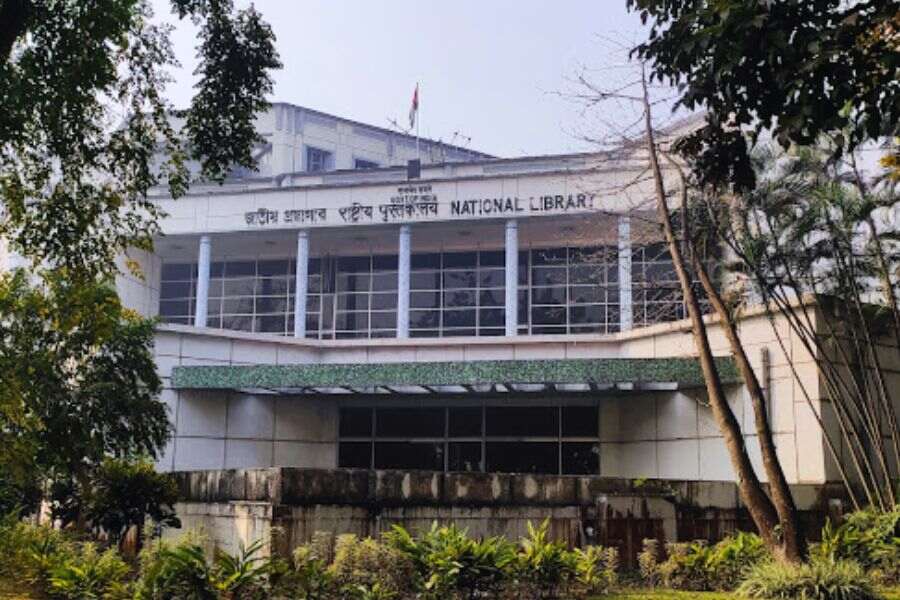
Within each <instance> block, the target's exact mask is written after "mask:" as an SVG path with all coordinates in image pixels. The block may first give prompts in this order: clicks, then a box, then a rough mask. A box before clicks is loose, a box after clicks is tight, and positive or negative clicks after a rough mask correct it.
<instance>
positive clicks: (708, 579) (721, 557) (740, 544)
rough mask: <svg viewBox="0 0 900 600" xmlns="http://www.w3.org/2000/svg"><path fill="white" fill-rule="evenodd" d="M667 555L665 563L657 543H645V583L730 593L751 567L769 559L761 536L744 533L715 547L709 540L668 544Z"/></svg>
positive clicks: (642, 565) (642, 560) (642, 557)
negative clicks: (707, 541)
mask: <svg viewBox="0 0 900 600" xmlns="http://www.w3.org/2000/svg"><path fill="white" fill-rule="evenodd" d="M667 553H668V557H667V558H666V560H664V561H661V557H660V551H659V547H658V544H657V542H656V540H644V550H643V552H641V554H640V555H639V556H638V564H639V567H640V572H641V578H642V581H643V582H644V584H646V585H650V586H655V585H658V584H662V585H664V586H666V587H670V588H674V589H677V590H691V591H702V590H730V589H733V588H734V587H735V586H736V585H737V584H738V583H739V582H740V580H741V578H742V577H743V575H744V573H745V572H746V571H747V570H748V569H749V568H751V567H752V566H754V565H756V564H757V563H759V562H760V561H762V560H764V559H766V558H767V557H768V554H767V551H766V549H765V546H764V544H763V541H762V540H761V539H760V538H759V536H757V535H754V534H752V533H744V532H737V533H736V534H734V535H732V536H729V537H727V538H725V539H723V540H721V541H720V542H718V543H716V544H715V545H713V546H710V545H709V544H707V543H706V542H705V541H698V542H689V543H674V544H668V545H667Z"/></svg>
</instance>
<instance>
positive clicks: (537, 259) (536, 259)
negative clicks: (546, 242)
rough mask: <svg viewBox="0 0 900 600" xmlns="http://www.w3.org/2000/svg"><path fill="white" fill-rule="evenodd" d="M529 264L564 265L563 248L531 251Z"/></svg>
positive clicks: (564, 255)
mask: <svg viewBox="0 0 900 600" xmlns="http://www.w3.org/2000/svg"><path fill="white" fill-rule="evenodd" d="M531 262H532V264H535V265H559V264H562V265H564V264H566V249H565V248H544V249H540V250H532V251H531Z"/></svg>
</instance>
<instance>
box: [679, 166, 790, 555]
mask: <svg viewBox="0 0 900 600" xmlns="http://www.w3.org/2000/svg"><path fill="white" fill-rule="evenodd" d="M666 159H667V160H668V161H669V163H670V164H671V165H672V166H673V167H674V168H675V169H676V171H677V172H678V176H679V178H680V180H681V194H682V196H681V207H682V215H683V220H684V224H683V227H684V228H685V236H684V240H685V243H686V244H688V246H689V252H690V259H691V264H692V265H693V268H694V271H695V272H696V273H697V277H698V278H699V279H700V284H701V285H702V286H703V290H704V291H705V292H706V295H707V297H708V298H709V301H710V304H712V307H713V309H714V310H715V311H716V314H717V315H718V316H719V322H720V323H721V327H722V330H723V331H724V332H725V337H726V338H727V339H728V344H729V346H731V352H732V353H733V354H734V359H735V362H736V363H737V367H738V370H739V371H740V373H741V378H742V379H743V380H744V384H745V385H746V386H747V392H748V395H749V396H750V403H751V404H752V405H753V419H754V424H755V427H756V436H757V438H758V440H759V448H760V454H761V456H762V463H763V468H764V469H765V472H766V478H767V479H768V480H769V493H770V495H771V501H772V504H773V505H774V507H775V512H776V513H777V514H778V520H779V522H780V524H781V535H782V539H783V544H784V558H785V559H786V560H788V561H790V562H795V563H796V562H800V561H801V560H802V559H803V557H804V555H805V554H806V540H805V538H804V537H803V535H802V532H801V531H800V528H799V526H798V523H797V507H796V506H795V505H794V497H793V496H792V495H791V489H790V486H788V482H787V478H786V477H785V475H784V469H782V468H781V462H780V461H779V460H778V453H777V451H776V448H775V440H774V438H773V437H772V427H771V424H770V423H769V414H768V411H767V410H766V397H765V393H764V392H763V389H762V386H761V385H760V383H759V378H757V376H756V373H755V372H754V370H753V366H752V365H751V364H750V359H749V358H748V357H747V352H746V350H745V349H744V344H743V342H741V339H740V337H739V336H738V331H737V324H736V323H735V321H734V318H733V317H732V315H731V313H730V312H729V310H728V307H727V306H726V305H725V302H724V300H723V299H722V296H721V294H719V290H718V289H716V287H715V286H714V285H713V282H712V279H711V278H710V276H709V272H708V271H707V270H706V265H704V264H703V262H702V261H701V260H700V258H699V256H698V255H697V253H696V251H695V249H694V248H693V242H692V239H693V238H692V237H691V235H690V231H689V229H688V228H689V224H688V215H687V180H686V178H685V176H684V173H683V172H682V170H681V167H679V166H678V164H677V163H676V162H675V161H674V160H673V159H672V158H671V157H669V156H666Z"/></svg>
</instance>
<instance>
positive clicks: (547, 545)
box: [515, 520, 577, 600]
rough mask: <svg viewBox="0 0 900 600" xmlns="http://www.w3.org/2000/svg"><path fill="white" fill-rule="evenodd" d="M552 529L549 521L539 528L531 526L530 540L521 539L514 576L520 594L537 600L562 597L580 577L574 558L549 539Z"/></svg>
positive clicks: (570, 553) (564, 548)
mask: <svg viewBox="0 0 900 600" xmlns="http://www.w3.org/2000/svg"><path fill="white" fill-rule="evenodd" d="M549 526H550V521H549V520H545V521H544V522H543V523H541V525H540V526H539V527H534V526H533V525H532V524H531V523H530V522H529V523H528V537H526V538H523V539H522V541H521V547H520V549H519V552H518V554H517V555H516V562H515V574H516V578H517V580H518V582H519V583H520V584H523V587H522V589H521V590H520V593H523V594H526V595H528V596H530V597H531V598H535V599H536V600H540V599H544V598H558V597H560V595H561V594H562V593H563V591H564V590H565V589H566V588H567V586H568V585H569V583H570V582H571V581H572V579H574V577H575V576H576V574H577V558H576V557H575V554H574V553H572V552H569V551H568V550H567V549H566V547H565V546H564V545H563V544H562V543H561V542H555V541H551V540H550V539H549V538H548V536H547V532H548V529H549Z"/></svg>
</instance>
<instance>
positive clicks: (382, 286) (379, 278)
mask: <svg viewBox="0 0 900 600" xmlns="http://www.w3.org/2000/svg"><path fill="white" fill-rule="evenodd" d="M396 289H397V273H390V272H389V273H375V274H373V275H372V291H374V292H389V291H392V290H396Z"/></svg>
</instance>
